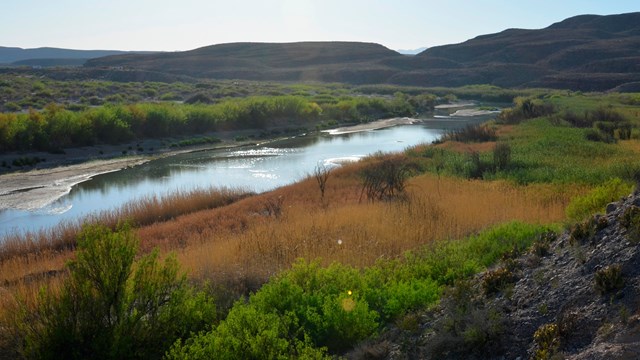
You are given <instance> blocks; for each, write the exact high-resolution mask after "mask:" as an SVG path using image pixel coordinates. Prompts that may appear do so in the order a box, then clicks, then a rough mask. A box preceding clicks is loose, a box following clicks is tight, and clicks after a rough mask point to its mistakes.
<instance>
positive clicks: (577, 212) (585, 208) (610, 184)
mask: <svg viewBox="0 0 640 360" xmlns="http://www.w3.org/2000/svg"><path fill="white" fill-rule="evenodd" d="M631 190H632V186H631V185H630V184H628V183H625V182H623V181H622V180H620V179H618V178H614V179H610V180H608V181H607V182H605V183H604V184H602V185H600V186H598V187H596V188H595V189H593V190H591V191H589V192H588V193H587V194H585V195H579V196H576V197H574V198H573V199H571V202H570V203H569V205H567V208H566V209H565V214H566V215H567V218H569V220H573V221H581V220H583V219H584V218H586V217H587V216H590V215H593V214H595V213H597V212H604V210H605V206H607V204H608V203H610V202H612V201H616V200H618V199H620V198H621V197H622V196H625V195H628V194H630V193H631Z"/></svg>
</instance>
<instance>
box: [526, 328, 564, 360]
mask: <svg viewBox="0 0 640 360" xmlns="http://www.w3.org/2000/svg"><path fill="white" fill-rule="evenodd" d="M533 341H534V342H535V346H536V349H535V352H534V353H533V356H532V359H534V360H547V359H552V358H553V356H554V355H556V354H557V353H558V349H559V348H560V328H559V327H558V325H556V324H544V325H542V326H540V327H539V328H538V330H536V332H535V333H534V334H533Z"/></svg>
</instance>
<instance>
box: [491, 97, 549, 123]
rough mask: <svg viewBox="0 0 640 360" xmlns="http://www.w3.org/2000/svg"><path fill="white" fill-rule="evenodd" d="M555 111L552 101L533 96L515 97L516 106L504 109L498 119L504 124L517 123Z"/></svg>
mask: <svg viewBox="0 0 640 360" xmlns="http://www.w3.org/2000/svg"><path fill="white" fill-rule="evenodd" d="M554 111H555V109H554V107H553V105H552V104H550V103H545V102H542V101H541V100H538V99H533V98H523V97H517V98H515V99H514V107H513V108H510V109H505V110H503V111H502V112H501V113H500V115H498V117H497V119H496V120H497V121H498V122H499V123H503V124H517V123H519V122H520V121H522V120H527V119H533V118H537V117H541V116H547V115H551V114H553V113H554Z"/></svg>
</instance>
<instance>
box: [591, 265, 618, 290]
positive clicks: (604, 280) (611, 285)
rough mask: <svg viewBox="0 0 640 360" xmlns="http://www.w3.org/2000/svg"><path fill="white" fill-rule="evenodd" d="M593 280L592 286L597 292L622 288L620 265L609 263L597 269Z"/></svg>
mask: <svg viewBox="0 0 640 360" xmlns="http://www.w3.org/2000/svg"><path fill="white" fill-rule="evenodd" d="M594 282H595V284H594V287H595V289H596V291H597V292H598V293H599V294H603V295H604V294H608V293H610V292H613V291H616V290H620V289H622V288H623V287H624V278H623V277H622V267H621V266H620V265H610V266H607V267H605V268H602V269H599V270H597V271H596V274H595V277H594Z"/></svg>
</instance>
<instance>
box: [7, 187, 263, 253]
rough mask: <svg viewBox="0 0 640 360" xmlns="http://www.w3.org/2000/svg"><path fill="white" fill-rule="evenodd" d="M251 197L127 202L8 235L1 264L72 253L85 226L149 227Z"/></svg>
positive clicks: (225, 191)
mask: <svg viewBox="0 0 640 360" xmlns="http://www.w3.org/2000/svg"><path fill="white" fill-rule="evenodd" d="M250 195H252V194H251V193H248V192H246V191H244V190H241V189H229V188H209V189H194V190H189V191H177V192H175V193H171V194H168V195H165V196H155V195H153V196H146V197H142V198H139V199H135V200H132V201H129V202H127V203H126V204H125V205H123V206H122V207H121V208H119V209H116V210H112V211H102V212H99V213H97V214H92V215H89V216H87V217H85V218H83V219H80V220H77V221H66V222H62V223H61V224H59V225H57V226H55V227H53V228H50V229H45V230H40V231H37V232H28V233H25V234H21V233H15V234H10V235H8V236H5V237H4V238H1V239H0V264H1V263H3V262H4V261H5V260H6V259H10V258H12V257H16V256H31V255H33V254H36V255H37V254H40V253H42V252H48V253H57V252H64V251H67V250H72V249H73V248H74V247H75V241H76V236H77V234H78V232H79V231H80V229H81V228H82V225H83V224H86V223H100V224H104V225H107V226H110V227H115V226H116V225H117V224H118V222H120V221H123V220H127V221H131V222H133V224H135V225H136V226H146V225H150V224H153V223H156V222H162V221H167V220H169V219H173V218H175V217H178V216H180V215H184V214H188V213H191V212H196V211H200V210H204V209H212V208H216V207H222V206H226V205H229V204H231V203H233V202H235V201H238V200H240V199H243V198H245V197H247V196H250Z"/></svg>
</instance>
